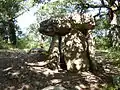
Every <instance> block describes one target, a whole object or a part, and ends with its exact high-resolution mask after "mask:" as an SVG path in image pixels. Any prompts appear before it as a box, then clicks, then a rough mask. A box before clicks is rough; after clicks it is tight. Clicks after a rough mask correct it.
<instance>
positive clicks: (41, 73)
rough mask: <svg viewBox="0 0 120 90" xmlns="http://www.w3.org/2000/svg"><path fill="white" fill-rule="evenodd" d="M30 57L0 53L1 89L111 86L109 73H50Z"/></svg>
mask: <svg viewBox="0 0 120 90" xmlns="http://www.w3.org/2000/svg"><path fill="white" fill-rule="evenodd" d="M7 53H8V54H7ZM2 54H3V55H2ZM29 58H31V57H29V56H28V55H27V54H26V53H20V52H15V53H13V52H12V53H11V52H8V51H5V52H2V53H1V52H0V90H100V88H102V87H103V86H104V85H105V84H106V83H112V78H111V76H112V75H113V74H112V73H110V72H104V73H101V72H99V73H98V72H96V73H94V74H92V73H90V72H80V73H78V74H77V73H71V72H67V71H58V70H50V69H48V68H47V67H43V66H44V63H45V61H43V60H41V61H40V59H37V60H38V61H37V60H35V58H33V59H32V58H31V59H29ZM29 60H30V62H29ZM34 60H35V62H34ZM32 61H33V62H32Z"/></svg>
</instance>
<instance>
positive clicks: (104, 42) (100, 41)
mask: <svg viewBox="0 0 120 90" xmlns="http://www.w3.org/2000/svg"><path fill="white" fill-rule="evenodd" d="M108 42H109V39H108V38H107V37H96V38H95V45H96V49H103V50H104V49H108Z"/></svg>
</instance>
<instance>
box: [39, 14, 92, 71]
mask: <svg viewBox="0 0 120 90" xmlns="http://www.w3.org/2000/svg"><path fill="white" fill-rule="evenodd" d="M88 17H89V18H88ZM88 17H85V15H82V16H80V14H75V15H73V16H72V18H71V19H68V20H66V19H59V20H57V19H58V18H57V19H55V20H54V19H49V20H46V21H43V22H42V23H41V28H40V32H41V33H43V34H46V35H49V36H52V37H56V39H54V40H53V43H51V45H52V47H51V50H49V51H50V59H51V60H55V61H57V63H58V62H59V57H60V52H59V49H58V47H59V41H58V36H62V38H63V39H62V44H61V51H62V54H64V57H63V59H64V60H65V62H66V65H67V70H69V71H75V72H76V71H80V70H82V71H85V70H89V69H90V64H91V60H92V61H94V45H93V44H94V43H93V38H92V36H91V33H90V31H91V29H93V28H94V21H93V20H92V19H91V17H90V16H88Z"/></svg>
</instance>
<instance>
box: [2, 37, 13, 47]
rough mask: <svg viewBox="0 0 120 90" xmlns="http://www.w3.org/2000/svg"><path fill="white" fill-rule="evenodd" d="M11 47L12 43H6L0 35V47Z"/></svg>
mask: <svg viewBox="0 0 120 90" xmlns="http://www.w3.org/2000/svg"><path fill="white" fill-rule="evenodd" d="M10 48H12V45H11V44H9V43H6V42H5V41H4V40H3V39H2V38H1V37H0V49H10Z"/></svg>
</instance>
